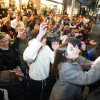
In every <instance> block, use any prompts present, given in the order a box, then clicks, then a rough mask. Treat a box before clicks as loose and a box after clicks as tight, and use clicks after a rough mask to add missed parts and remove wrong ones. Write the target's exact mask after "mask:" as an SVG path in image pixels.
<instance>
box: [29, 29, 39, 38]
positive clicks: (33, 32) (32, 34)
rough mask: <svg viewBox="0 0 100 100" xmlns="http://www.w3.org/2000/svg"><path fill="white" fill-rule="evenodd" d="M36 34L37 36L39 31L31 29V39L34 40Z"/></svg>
mask: <svg viewBox="0 0 100 100" xmlns="http://www.w3.org/2000/svg"><path fill="white" fill-rule="evenodd" d="M38 34H39V30H38V29H33V30H32V31H31V37H32V38H36V37H37V35H38Z"/></svg>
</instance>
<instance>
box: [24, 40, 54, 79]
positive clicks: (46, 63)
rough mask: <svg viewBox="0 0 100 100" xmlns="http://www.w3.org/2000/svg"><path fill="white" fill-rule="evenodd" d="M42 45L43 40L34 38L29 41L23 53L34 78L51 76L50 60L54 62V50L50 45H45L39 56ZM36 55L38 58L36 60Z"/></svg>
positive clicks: (30, 73)
mask: <svg viewBox="0 0 100 100" xmlns="http://www.w3.org/2000/svg"><path fill="white" fill-rule="evenodd" d="M41 46H42V43H41V42H39V41H37V40H36V39H33V40H31V41H29V46H28V47H27V48H26V49H25V51H24V53H23V59H24V60H25V61H26V62H27V64H28V66H29V75H30V77H31V78H32V79H34V80H44V79H46V78H47V77H48V76H49V71H50V62H51V63H53V62H54V52H53V51H52V50H51V49H50V48H49V47H48V46H44V47H43V48H42V49H41V51H40V52H39V54H38V56H37V53H38V50H39V49H40V47H41ZM36 56H37V59H36V61H35V62H34V59H35V58H36Z"/></svg>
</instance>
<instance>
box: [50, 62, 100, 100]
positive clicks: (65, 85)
mask: <svg viewBox="0 0 100 100" xmlns="http://www.w3.org/2000/svg"><path fill="white" fill-rule="evenodd" d="M98 79H100V61H99V62H98V63H97V64H96V65H94V66H93V67H92V68H91V69H90V70H89V71H88V72H86V71H85V72H83V70H82V67H80V66H79V64H78V63H77V62H73V63H69V62H65V63H61V64H59V79H58V80H57V82H56V83H55V85H54V87H53V89H52V92H51V95H50V99H49V100H74V99H75V100H82V98H81V86H82V85H88V84H91V83H93V82H95V81H97V80H98Z"/></svg>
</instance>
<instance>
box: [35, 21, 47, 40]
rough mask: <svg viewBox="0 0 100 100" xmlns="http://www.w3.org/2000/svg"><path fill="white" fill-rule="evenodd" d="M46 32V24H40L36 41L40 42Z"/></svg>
mask: <svg viewBox="0 0 100 100" xmlns="http://www.w3.org/2000/svg"><path fill="white" fill-rule="evenodd" d="M46 31H47V23H42V24H41V25H40V30H39V34H38V36H37V38H36V39H37V40H38V41H41V39H42V38H43V36H44V35H45V34H46Z"/></svg>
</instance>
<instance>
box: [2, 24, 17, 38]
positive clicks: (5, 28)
mask: <svg viewBox="0 0 100 100" xmlns="http://www.w3.org/2000/svg"><path fill="white" fill-rule="evenodd" d="M10 30H11V31H12V32H13V36H14V37H16V35H17V33H16V31H15V29H14V28H12V27H11V28H10ZM1 32H5V33H7V34H8V31H7V26H6V25H3V26H2V27H1ZM13 36H11V37H12V38H13Z"/></svg>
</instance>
